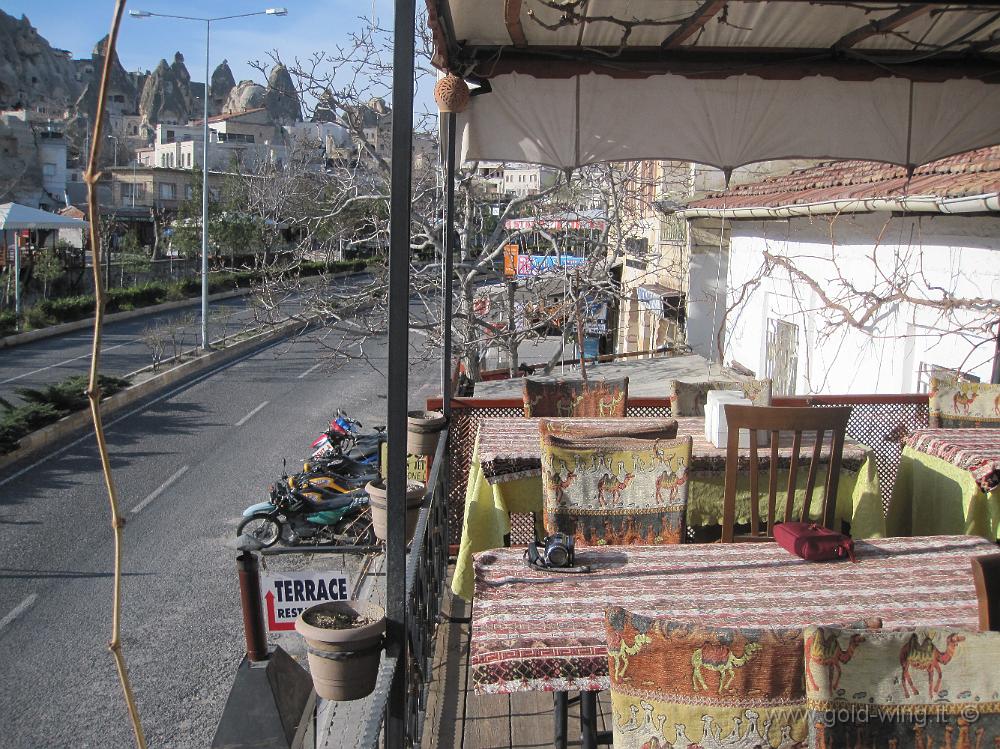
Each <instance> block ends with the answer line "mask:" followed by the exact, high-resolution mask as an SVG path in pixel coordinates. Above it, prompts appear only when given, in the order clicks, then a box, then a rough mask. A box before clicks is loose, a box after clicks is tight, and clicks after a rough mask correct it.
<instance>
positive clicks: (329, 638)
mask: <svg viewBox="0 0 1000 749" xmlns="http://www.w3.org/2000/svg"><path fill="white" fill-rule="evenodd" d="M295 631H296V632H298V633H299V634H300V635H302V636H303V637H304V638H305V641H306V652H307V653H308V656H309V673H310V675H311V676H312V681H313V688H314V689H315V690H316V694H318V695H319V696H320V697H322V698H323V699H325V700H340V701H344V700H357V699H361V698H362V697H367V696H368V695H369V694H371V693H372V692H373V691H374V689H375V681H376V679H377V678H378V668H379V661H380V659H381V653H382V646H383V641H382V638H383V635H384V634H385V609H383V608H382V607H381V606H379V605H378V604H375V603H370V602H362V601H330V602H327V603H320V604H317V605H315V606H310V607H309V608H307V609H306V610H304V611H303V612H302V613H301V614H299V616H298V618H297V619H296V620H295Z"/></svg>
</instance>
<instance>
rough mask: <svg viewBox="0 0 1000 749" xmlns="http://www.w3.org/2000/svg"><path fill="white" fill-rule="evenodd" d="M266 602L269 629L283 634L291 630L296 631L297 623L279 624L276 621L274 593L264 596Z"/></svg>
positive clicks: (268, 592) (269, 592)
mask: <svg viewBox="0 0 1000 749" xmlns="http://www.w3.org/2000/svg"><path fill="white" fill-rule="evenodd" d="M264 600H265V601H267V628H268V629H269V630H271V631H272V632H281V631H287V630H291V629H295V622H279V621H277V619H276V616H275V613H274V592H273V591H270V590H269V591H267V595H265V596H264Z"/></svg>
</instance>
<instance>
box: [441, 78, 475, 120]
mask: <svg viewBox="0 0 1000 749" xmlns="http://www.w3.org/2000/svg"><path fill="white" fill-rule="evenodd" d="M434 101H436V102H437V105H438V109H439V110H440V111H442V112H456V113H457V112H464V111H465V108H466V107H467V106H469V86H468V84H466V82H465V81H464V80H462V79H461V78H459V77H458V76H457V75H455V74H454V73H448V75H446V76H445V77H444V78H441V79H440V80H439V81H438V82H437V83H435V84H434Z"/></svg>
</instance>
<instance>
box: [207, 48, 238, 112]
mask: <svg viewBox="0 0 1000 749" xmlns="http://www.w3.org/2000/svg"><path fill="white" fill-rule="evenodd" d="M235 87H236V79H235V78H233V71H232V70H230V69H229V62H228V61H227V60H223V61H222V63H221V64H220V65H219V67H217V68H216V69H215V71H214V72H213V73H212V80H211V82H210V84H209V96H211V97H212V98H211V99H210V100H209V102H208V111H209V112H210V113H211V114H219V113H221V112H222V109H223V107H224V106H225V105H226V101H227V100H228V99H229V92H230V91H232V90H233V89H234V88H235Z"/></svg>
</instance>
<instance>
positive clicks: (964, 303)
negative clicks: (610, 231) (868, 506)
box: [680, 148, 1000, 394]
mask: <svg viewBox="0 0 1000 749" xmlns="http://www.w3.org/2000/svg"><path fill="white" fill-rule="evenodd" d="M998 180H1000V148H992V149H982V150H979V151H974V152H971V153H968V154H961V155H958V156H953V157H950V158H948V159H944V160H942V161H939V162H935V163H934V164H930V165H928V166H926V167H921V168H919V169H917V170H916V172H915V174H914V175H913V177H912V179H910V180H909V181H907V179H906V174H905V171H904V170H903V169H901V168H896V167H888V166H885V165H879V164H872V163H866V162H841V163H839V164H829V165H823V166H820V167H815V168H812V169H805V170H801V171H798V172H794V173H792V174H790V175H786V176H782V177H773V178H769V179H766V180H763V181H761V182H757V183H754V184H748V185H742V186H739V187H735V188H732V189H730V190H729V191H727V192H725V193H721V194H719V195H716V196H713V197H711V198H708V199H705V200H700V201H696V202H693V203H691V204H689V205H688V207H687V208H686V209H685V210H683V211H681V212H680V215H682V216H684V217H685V218H686V219H687V220H688V222H689V227H690V228H691V231H690V232H689V234H690V236H691V237H692V240H691V241H690V262H689V289H690V291H689V297H688V315H687V318H688V319H687V332H688V342H689V344H690V345H691V347H692V348H693V349H694V351H695V352H696V353H700V354H703V355H706V356H709V357H712V358H718V354H717V352H718V351H719V348H720V338H721V350H722V352H723V358H724V361H725V362H726V363H730V362H731V361H734V360H735V361H737V362H739V363H740V364H743V365H744V366H747V367H749V368H750V369H752V370H754V371H755V372H756V373H757V374H758V375H759V376H768V377H772V378H773V379H774V380H775V392H776V393H796V394H807V393H892V392H897V393H898V392H918V391H923V390H925V389H926V385H927V382H928V380H929V377H930V375H931V374H932V373H933V372H935V371H939V370H941V369H946V370H955V371H958V372H961V373H963V375H964V376H966V377H969V378H973V379H978V380H981V381H984V382H988V381H990V379H991V377H993V376H994V375H993V371H994V362H995V358H996V357H997V355H998V354H997V343H996V339H995V335H996V333H995V331H996V323H997V319H998V317H1000V314H998V313H1000V204H998V200H1000V193H998V192H997V184H998ZM723 226H724V227H725V228H724V230H723V232H722V236H721V241H720V232H719V229H720V227H723ZM699 237H700V238H699ZM717 289H719V290H721V293H719V292H717ZM977 300H978V301H977ZM969 307H975V309H969ZM990 324H992V325H993V331H994V332H993V334H992V335H991V334H990V333H989V325H990Z"/></svg>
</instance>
